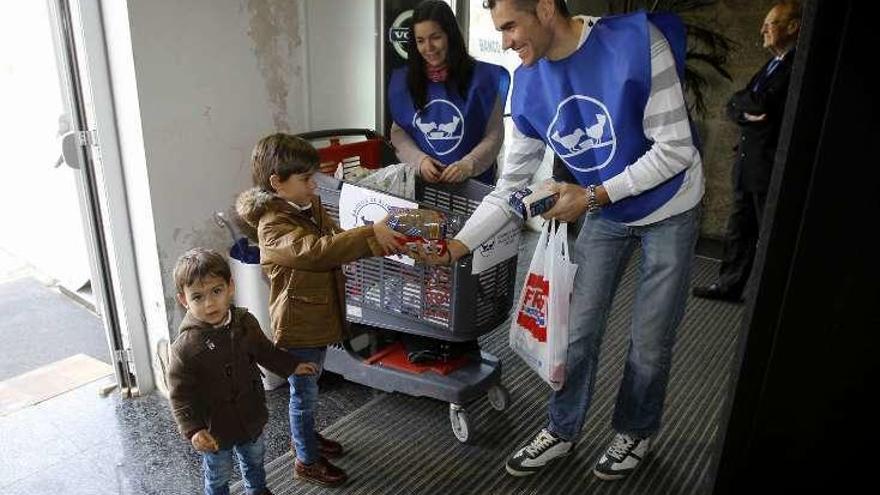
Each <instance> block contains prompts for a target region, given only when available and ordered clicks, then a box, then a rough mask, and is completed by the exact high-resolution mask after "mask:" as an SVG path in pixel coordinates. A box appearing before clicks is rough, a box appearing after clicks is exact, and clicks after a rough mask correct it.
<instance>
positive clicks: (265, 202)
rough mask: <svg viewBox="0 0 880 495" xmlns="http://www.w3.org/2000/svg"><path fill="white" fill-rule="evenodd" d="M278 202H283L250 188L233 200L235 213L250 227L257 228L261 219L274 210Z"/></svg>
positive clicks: (260, 190) (264, 192)
mask: <svg viewBox="0 0 880 495" xmlns="http://www.w3.org/2000/svg"><path fill="white" fill-rule="evenodd" d="M278 202H281V203H283V200H282V199H280V198H279V197H278V196H275V195H274V194H272V193H270V192H267V191H264V190H262V189H261V188H259V187H252V188H250V189H248V190H247V191H244V192H243V193H241V194H239V195H238V199H236V200H235V211H236V212H237V213H238V216H239V217H241V219H242V220H244V221H245V222H247V223H248V225H250V226H251V227H254V228H257V225H258V224H259V223H260V217H262V216H263V215H264V214H265V213H266V212H267V211H269V210H270V209H276V208H277V206H273V205H277V204H278Z"/></svg>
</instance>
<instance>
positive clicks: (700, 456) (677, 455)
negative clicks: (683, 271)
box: [234, 239, 742, 495]
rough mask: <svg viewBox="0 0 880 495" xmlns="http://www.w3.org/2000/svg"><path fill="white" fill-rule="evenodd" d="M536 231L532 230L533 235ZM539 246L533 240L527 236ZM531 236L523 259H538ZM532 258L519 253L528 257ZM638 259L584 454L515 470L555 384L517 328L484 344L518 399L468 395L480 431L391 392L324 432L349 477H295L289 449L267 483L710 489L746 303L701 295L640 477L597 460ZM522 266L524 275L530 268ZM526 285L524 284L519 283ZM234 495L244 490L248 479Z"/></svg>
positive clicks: (533, 490)
mask: <svg viewBox="0 0 880 495" xmlns="http://www.w3.org/2000/svg"><path fill="white" fill-rule="evenodd" d="M533 242H534V239H532V243H533ZM527 244H531V243H527ZM530 252H531V250H530V249H529V248H528V246H527V247H526V248H525V249H523V250H522V251H521V258H523V257H525V258H528V257H529V255H528V254H527V253H530ZM527 262H528V260H527V259H525V260H524V259H521V260H520V265H525V264H526V263H527ZM634 265H635V263H633V264H631V265H630V267H629V269H628V270H627V272H626V274H625V276H624V279H623V281H622V284H621V287H620V289H619V291H618V294H617V298H616V300H615V308H614V310H613V312H612V315H611V318H610V322H609V327H608V331H607V333H606V335H605V340H604V343H603V346H602V356H601V359H600V373H599V375H598V378H597V383H596V393H595V397H594V401H593V405H592V407H591V411H590V414H589V416H588V418H587V424H586V425H585V427H584V430H583V433H582V435H581V438H580V441H579V443H578V445H577V447H576V451H575V453H574V454H573V455H572V457H571V458H569V459H566V460H563V461H561V462H559V463H557V464H556V465H554V466H551V467H550V468H548V469H547V470H546V472H541V473H540V474H538V475H535V476H532V477H529V478H514V477H511V476H509V475H508V474H507V473H506V472H505V470H504V462H505V460H506V458H507V456H508V455H510V454H511V453H512V452H513V451H514V450H515V449H516V448H517V447H519V446H520V445H521V444H523V443H525V442H527V441H528V440H529V439H530V438H531V436H532V435H533V434H534V433H536V432H537V431H538V430H539V429H540V428H541V427H542V426H544V424H545V422H546V400H547V396H548V393H549V388H548V387H547V386H546V385H544V384H543V382H541V381H540V380H539V379H538V378H537V377H536V376H535V375H534V374H533V373H532V372H530V371H529V370H528V369H527V368H526V367H525V365H524V364H522V362H521V361H520V360H519V359H518V358H517V357H515V356H514V355H513V354H512V352H511V351H510V349H508V347H507V332H506V329H507V326H506V325H502V326H501V327H500V328H499V329H498V330H496V331H495V332H494V333H493V334H491V335H489V336H487V337H486V338H484V342H483V347H484V349H486V350H488V351H490V352H492V353H494V354H496V355H498V356H500V357H501V360H502V362H503V363H504V372H503V379H502V380H503V383H504V385H505V386H506V387H507V388H508V389H509V390H510V394H511V405H510V407H509V408H508V409H507V410H506V411H503V412H499V411H495V410H494V409H492V408H491V406H489V404H488V402H487V401H486V400H479V401H477V402H476V403H474V404H470V405H468V413H469V415H470V424H471V428H472V429H473V430H474V434H473V435H474V436H475V440H474V443H473V444H472V445H463V444H461V443H459V442H458V441H457V440H456V439H455V438H454V437H453V435H452V432H451V430H450V424H449V419H448V405H447V404H445V403H442V402H439V401H435V400H431V399H424V398H414V397H408V396H404V395H400V394H391V395H381V396H379V397H377V398H376V399H374V400H373V401H371V402H370V403H368V404H366V405H365V406H363V407H361V408H360V409H358V410H356V411H354V412H353V413H351V414H350V415H348V416H346V417H344V418H342V419H340V420H339V421H338V422H336V423H335V424H333V425H331V426H329V427H328V428H327V429H325V430H324V432H323V433H324V434H325V435H328V436H330V437H333V438H336V439H339V440H340V441H341V442H342V443H343V444H344V445H345V446H346V447H347V449H348V451H349V453H348V454H347V455H346V457H344V458H342V459H340V460H339V461H338V465H339V466H340V467H342V468H344V469H345V470H346V471H347V472H348V473H349V476H350V477H351V480H350V482H349V483H348V484H347V485H346V486H345V487H342V488H334V489H326V488H321V487H318V486H313V485H309V484H306V483H301V482H298V481H296V480H294V479H293V472H292V469H293V468H292V463H293V459H292V457H291V456H290V454H286V455H284V456H282V457H280V458H278V459H275V460H273V461H272V462H270V463H268V465H267V473H268V477H269V486H270V487H271V488H272V490H273V492H274V493H275V494H276V495H282V494H294V493H296V494H300V493H302V494H319V493H333V494H379V493H382V494H440V493H451V494H460V493H469V494H470V493H473V494H523V495H525V494H567V493H626V494H637V493H658V494H659V493H662V494H677V493H700V492H704V491H706V490H707V487H706V486H705V483H706V481H707V479H708V469H709V464H710V458H711V455H712V453H713V442H714V440H715V438H716V433H717V429H718V428H717V424H718V421H719V418H720V412H721V405H722V402H723V400H724V399H725V394H726V391H727V388H726V383H727V377H728V373H729V371H730V367H731V364H732V361H733V359H734V355H735V352H736V351H735V341H736V334H737V328H738V326H739V323H740V320H741V318H742V307H741V306H738V305H733V304H727V303H718V302H710V301H703V300H698V299H691V300H689V301H688V305H687V312H686V315H685V319H684V323H683V324H682V326H681V327H680V328H679V332H678V340H677V343H676V348H675V355H674V360H673V370H672V378H671V382H670V385H669V389H668V396H667V401H666V411H665V415H664V425H663V428H662V429H661V431H660V433H659V435H658V436H657V437H656V439H655V443H654V446H653V448H652V453H651V454H649V456H648V457H647V458H646V461H645V464H644V465H643V466H642V467H641V468H640V469H639V470H638V471H637V472H636V473H634V474H633V476H631V477H630V478H628V479H626V480H623V481H619V482H611V483H609V482H602V481H600V480H598V479H597V478H595V477H594V476H593V475H592V474H591V470H592V466H593V463H594V462H595V460H596V459H597V457H598V456H599V455H600V454H601V451H602V450H603V449H604V448H605V447H606V444H607V442H608V441H609V440H610V439H611V435H612V432H611V428H610V421H611V420H610V418H611V413H612V410H613V407H614V398H615V395H616V393H617V387H618V384H619V381H620V376H621V373H622V369H623V361H624V356H625V352H626V346H627V341H628V323H629V320H628V314H629V312H628V310H629V307H630V306H631V304H632V299H633V284H634V276H635V266H634ZM522 271H523V270H522V269H521V270H520V273H519V275H520V277H521V276H522ZM716 271H717V264H716V263H715V262H713V261H710V260H707V259H705V258H698V259H697V261H696V263H695V267H694V273H693V283H694V284H703V283H708V282H710V281H712V280H713V279H714V277H715V275H716ZM518 283H519V282H518ZM234 489H235V490H237V491H235V490H234V493H241V486H240V484H238V485H236V486H235V487H234Z"/></svg>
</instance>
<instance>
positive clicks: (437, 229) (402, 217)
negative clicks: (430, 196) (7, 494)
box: [388, 207, 464, 255]
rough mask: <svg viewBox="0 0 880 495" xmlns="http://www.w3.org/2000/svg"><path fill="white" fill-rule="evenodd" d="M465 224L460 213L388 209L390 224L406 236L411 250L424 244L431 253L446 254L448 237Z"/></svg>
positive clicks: (419, 209)
mask: <svg viewBox="0 0 880 495" xmlns="http://www.w3.org/2000/svg"><path fill="white" fill-rule="evenodd" d="M463 225H464V218H463V217H461V216H460V215H454V214H449V215H447V214H445V213H442V212H439V211H436V210H425V209H421V208H418V209H415V208H396V207H391V208H390V209H389V211H388V226H389V227H391V228H392V229H394V230H395V231H397V232H400V233H401V234H403V235H405V236H406V239H405V241H404V243H405V245H406V246H407V247H408V248H409V249H410V250H416V249H418V248H419V246H423V247H424V249H425V251H426V252H428V253H430V254H436V255H442V254H445V253H446V239H448V238H450V237H453V236H455V234H457V233H458V231H459V230H461V227H462V226H463Z"/></svg>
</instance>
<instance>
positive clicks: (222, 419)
mask: <svg viewBox="0 0 880 495" xmlns="http://www.w3.org/2000/svg"><path fill="white" fill-rule="evenodd" d="M257 363H259V364H261V365H263V366H264V367H266V368H267V369H269V370H271V371H272V372H273V373H276V374H278V375H280V376H285V377H286V376H289V375H291V374H293V372H294V370H295V369H296V366H297V364H298V360H296V359H294V358H293V356H291V355H290V354H288V353H286V352H284V351H282V350H280V349H277V348H276V347H275V346H274V345H272V343H271V342H270V341H269V339H267V338H266V337H265V336H264V335H263V331H262V330H261V329H260V324H259V322H257V319H256V318H254V316H253V315H252V314H250V313H249V312H248V311H247V310H246V309H244V308H235V307H233V308H232V319H231V320H230V322H229V324H227V325H226V326H223V327H218V328H215V327H213V326H211V325H208V324H206V323H204V322H202V321H199V320H197V319H196V318H195V317H193V316H192V315H190V314H189V312H187V314H186V316H185V317H184V319H183V322H181V324H180V334H179V335H178V336H177V338H176V339H174V344H172V345H171V352H170V359H169V367H168V386H169V388H170V396H171V410H172V413H173V414H174V420H175V421H176V422H177V427H178V429H179V430H180V433H181V434H182V435H183V436H184V437H186V438H187V439H189V438H191V437H192V436H193V435H194V434H195V433H196V432H198V431H199V430H202V429H207V430H208V432H209V433H210V434H211V435H212V436H213V437H214V438H216V439H217V441H218V442H219V443H220V448H221V449H227V448H229V447H230V446H232V445H236V444H239V443H243V442H247V441H250V440H253V439H254V438H256V437H257V436H258V435H260V433H262V431H263V427H264V426H265V425H266V420H267V419H268V412H267V410H266V397H265V393H264V392H263V382H262V377H261V375H260V370H259V369H258V368H257Z"/></svg>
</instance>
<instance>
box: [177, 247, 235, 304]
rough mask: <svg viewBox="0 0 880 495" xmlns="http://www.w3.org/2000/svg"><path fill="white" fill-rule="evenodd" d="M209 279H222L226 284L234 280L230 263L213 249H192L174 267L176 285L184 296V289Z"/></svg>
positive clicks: (179, 292) (178, 291)
mask: <svg viewBox="0 0 880 495" xmlns="http://www.w3.org/2000/svg"><path fill="white" fill-rule="evenodd" d="M207 277H220V278H222V279H223V280H225V281H226V283H229V282H230V281H231V280H232V272H231V271H230V269H229V262H227V261H226V258H224V257H223V255H221V254H220V253H218V252H217V251H214V250H213V249H205V248H194V249H190V250H189V251H187V252H185V253H183V256H181V257H180V258H178V259H177V264H176V265H174V284H175V285H176V286H177V293H178V294H183V293H184V292H183V289H184V288H186V287H189V286H190V285H193V284H194V283H196V282H198V281H199V280H202V279H205V278H207Z"/></svg>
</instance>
